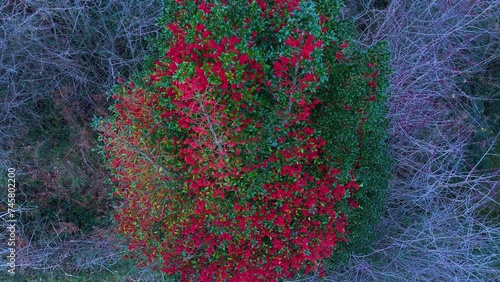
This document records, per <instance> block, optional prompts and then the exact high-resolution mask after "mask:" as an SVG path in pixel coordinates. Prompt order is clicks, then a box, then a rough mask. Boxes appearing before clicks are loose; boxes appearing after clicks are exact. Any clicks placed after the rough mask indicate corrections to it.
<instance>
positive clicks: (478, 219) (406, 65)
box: [330, 0, 500, 281]
mask: <svg viewBox="0 0 500 282" xmlns="http://www.w3.org/2000/svg"><path fill="white" fill-rule="evenodd" d="M374 2H375V1H371V0H365V1H349V2H348V5H347V7H348V9H346V10H345V11H344V12H345V16H346V17H351V16H354V17H355V18H356V19H357V22H358V23H360V26H361V28H362V33H363V36H362V38H364V39H365V41H363V42H364V43H365V44H367V45H371V44H373V43H374V42H377V41H379V40H387V41H388V42H389V45H390V50H391V53H392V68H393V75H392V78H391V89H390V92H391V95H392V97H391V100H390V103H389V107H390V119H391V121H392V125H391V129H390V130H391V131H390V134H391V137H390V140H389V142H390V147H391V152H392V154H393V156H394V159H395V167H394V170H393V175H394V176H393V179H392V180H391V185H390V191H389V194H388V199H387V203H386V205H387V211H386V214H385V216H384V218H383V219H382V223H381V225H380V228H379V234H380V239H379V241H378V242H377V244H376V247H375V248H374V250H373V252H372V253H370V254H367V255H364V256H360V255H354V256H352V258H351V261H350V262H349V263H348V264H347V266H344V267H340V268H339V269H337V270H336V272H334V273H331V275H330V280H332V281H493V280H494V278H495V277H498V276H499V275H500V268H499V267H500V256H499V254H500V246H499V243H498V242H500V223H499V219H498V216H496V217H495V214H494V212H493V211H495V210H497V211H498V209H499V208H500V205H499V203H498V196H497V194H496V193H498V172H499V170H498V168H497V169H495V168H492V169H489V170H487V171H484V170H483V171H481V170H478V169H477V168H478V165H477V164H478V163H477V162H476V163H471V162H470V160H471V158H470V156H469V154H470V152H469V151H468V146H469V145H470V144H471V142H472V137H473V135H474V133H475V132H476V131H477V129H478V127H479V126H480V124H481V120H479V119H478V118H477V117H473V116H471V115H470V112H469V111H467V107H473V106H474V104H475V102H476V101H477V100H478V99H487V98H488V97H478V96H475V95H473V94H472V93H467V92H466V91H465V90H464V89H463V88H462V87H461V86H462V85H464V83H466V80H467V79H469V78H470V77H471V76H472V75H475V74H481V73H483V72H484V71H485V70H486V67H487V66H488V65H489V64H491V63H493V62H495V61H496V62H498V60H499V57H498V56H499V54H498V52H497V51H496V50H498V47H499V46H498V45H499V41H498V36H499V29H498V23H499V21H498V19H499V18H500V11H499V8H500V4H499V2H498V1H485V0H457V1H444V0H434V1H406V0H394V1H391V3H390V4H388V6H387V7H386V8H384V9H380V8H378V9H375V8H374ZM491 87H495V88H496V89H497V90H498V84H495V83H494V81H492V84H491ZM498 138H499V135H498V133H497V135H496V136H494V137H492V138H490V139H488V140H486V141H485V142H486V143H487V144H486V145H487V147H486V148H489V149H488V150H486V151H485V153H484V156H483V157H485V156H487V155H488V154H493V150H492V148H493V145H494V144H495V143H496V142H497V141H498ZM481 159H482V158H481Z"/></svg>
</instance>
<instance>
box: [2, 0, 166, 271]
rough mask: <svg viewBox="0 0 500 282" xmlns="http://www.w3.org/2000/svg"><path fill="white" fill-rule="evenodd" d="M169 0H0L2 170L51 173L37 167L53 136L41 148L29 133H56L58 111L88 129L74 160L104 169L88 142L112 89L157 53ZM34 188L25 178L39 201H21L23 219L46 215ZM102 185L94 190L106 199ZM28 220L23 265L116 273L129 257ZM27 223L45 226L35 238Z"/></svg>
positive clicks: (60, 225)
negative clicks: (150, 48) (152, 40)
mask: <svg viewBox="0 0 500 282" xmlns="http://www.w3.org/2000/svg"><path fill="white" fill-rule="evenodd" d="M161 2H162V1H161V0H127V1H119V0H69V1H67V0H54V1H44V0H23V1H17V0H7V1H0V168H2V171H3V169H6V168H8V167H15V168H16V170H17V175H18V180H19V177H23V176H27V174H28V173H31V172H33V171H35V172H36V171H45V170H46V171H50V169H51V168H46V167H37V166H40V164H39V162H40V160H41V159H44V156H36V155H34V154H33V152H35V153H36V147H37V146H39V145H40V144H44V143H45V142H46V140H44V139H40V140H36V143H34V144H29V143H27V142H26V141H25V136H26V134H27V133H28V132H29V131H31V130H33V129H34V128H42V127H45V128H47V125H44V124H43V117H44V116H47V115H48V114H54V115H57V118H58V119H61V120H64V121H65V122H66V123H67V124H68V125H69V126H70V127H72V128H73V129H74V130H75V131H76V132H78V134H77V136H76V137H75V136H72V138H71V142H78V144H76V147H75V148H74V149H73V148H72V149H71V150H70V151H69V152H68V154H77V155H78V154H81V156H80V157H81V159H82V160H83V162H85V165H82V166H83V168H84V169H86V168H88V169H89V171H94V170H96V167H95V164H94V165H93V164H92V163H90V162H91V161H90V160H87V158H88V155H89V152H90V150H91V149H92V148H91V147H92V146H93V144H94V143H92V144H90V143H89V142H88V141H89V140H91V139H92V136H85V135H91V133H89V124H88V123H89V121H90V118H91V117H92V115H93V114H96V115H102V114H103V112H104V110H105V109H106V108H107V101H106V96H105V93H106V91H109V90H110V89H111V86H112V85H113V83H114V81H115V80H116V78H117V77H118V76H123V77H125V78H127V77H129V76H131V75H133V74H134V73H137V72H138V71H140V70H141V63H142V62H143V58H144V56H145V55H146V54H147V46H146V44H145V42H146V39H147V37H149V36H152V37H154V36H155V34H156V32H157V30H158V26H157V25H156V20H157V17H158V16H159V15H160V13H161V11H162V4H161ZM47 105H53V107H55V108H56V111H55V112H54V113H47ZM45 130H46V129H45ZM49 130H50V128H49ZM69 134H70V133H69V132H68V135H69ZM40 138H46V136H44V137H40ZM80 139H81V140H80ZM91 145H92V146H91ZM22 154H24V155H27V156H28V157H23V158H22V160H23V161H21V158H20V157H19V156H20V155H22ZM37 158H38V159H37ZM75 167H76V166H75ZM2 173H3V172H2ZM81 173H87V172H81ZM30 175H31V174H30ZM31 176H33V175H31ZM66 177H68V176H66ZM93 177H96V178H99V177H101V179H100V180H99V181H96V182H95V183H97V184H102V182H103V181H104V179H105V177H103V176H102V175H101V174H99V173H94V175H93ZM2 183H4V182H3V181H2ZM92 184H94V182H92ZM28 185H29V183H27V181H24V182H21V181H19V182H18V189H19V190H18V198H22V197H21V196H22V195H21V193H22V191H21V189H23V190H25V191H24V192H25V193H26V194H28V195H27V198H29V199H28V200H26V201H21V202H18V206H19V207H20V210H19V212H18V214H20V215H23V214H25V213H30V212H32V211H33V209H36V206H34V204H33V202H32V200H33V197H35V193H34V191H33V187H29V186H28ZM102 188H103V187H92V189H94V190H95V191H101V192H100V193H101V194H104V195H105V194H106V192H105V191H104V192H103V191H102ZM2 195H3V194H2ZM2 199H3V200H2V202H1V203H0V206H2V209H1V210H2V211H3V210H4V209H3V206H4V205H5V204H6V199H7V197H2ZM18 200H22V199H18ZM33 206H34V207H33ZM28 207H30V208H28ZM0 216H1V219H2V221H1V222H0V226H1V227H0V228H1V230H6V229H5V228H4V227H5V226H6V224H7V223H6V221H5V219H6V213H3V214H1V215H0ZM27 220H28V219H27V218H26V217H22V218H21V219H20V222H19V224H20V226H19V227H20V231H19V232H20V233H19V234H18V238H19V240H22V241H23V240H24V241H23V242H24V243H22V242H20V244H21V245H22V247H21V248H20V249H19V250H18V253H17V257H18V263H19V267H21V268H22V269H27V270H29V269H32V270H33V269H39V270H41V269H49V268H60V269H66V270H67V269H68V268H70V266H71V265H72V266H71V267H74V268H77V270H80V269H92V268H94V267H99V266H105V267H109V266H111V265H113V263H114V261H115V260H116V259H117V257H119V253H112V252H111V248H112V244H111V243H109V244H107V245H105V246H101V247H97V246H100V245H99V244H103V243H104V241H102V240H103V238H94V237H89V236H90V235H89V234H79V233H78V230H77V229H75V226H72V225H71V224H70V223H66V222H55V223H51V222H50V221H49V220H48V219H42V220H40V222H27ZM52 220H53V219H52ZM26 226H35V228H34V229H32V230H35V231H33V232H31V231H30V232H31V233H30V234H25V231H24V230H25V229H26V228H25V227H26ZM36 226H37V227H36ZM61 230H63V231H61ZM69 231H72V233H68V232H69ZM54 232H55V233H54ZM63 235H64V236H63ZM0 237H1V236H0ZM0 239H1V238H0ZM4 243H6V241H5V240H1V243H0V252H2V251H3V250H5V248H6V245H4ZM4 263H5V261H4V257H1V258H0V265H4Z"/></svg>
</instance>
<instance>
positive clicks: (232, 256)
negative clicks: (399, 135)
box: [96, 0, 389, 281]
mask: <svg viewBox="0 0 500 282" xmlns="http://www.w3.org/2000/svg"><path fill="white" fill-rule="evenodd" d="M341 7H342V5H341V3H340V2H339V1H337V0H316V1H312V0H309V1H299V0H274V1H270V0H231V1H220V0H208V1H200V0H198V1H182V0H176V1H166V2H165V12H164V16H163V18H162V20H161V21H160V22H161V24H162V26H164V29H163V30H162V31H161V33H160V35H159V37H158V38H157V39H155V40H153V45H154V48H153V50H154V53H155V54H157V56H156V58H154V59H150V60H149V62H147V63H146V64H147V66H148V71H146V72H145V73H142V74H140V75H138V76H137V78H136V79H135V80H133V81H130V82H127V83H125V82H123V81H122V80H120V81H119V84H118V85H117V86H116V87H115V89H114V91H113V95H112V98H113V99H114V100H115V101H116V104H115V105H114V107H113V108H112V111H113V113H114V114H113V115H111V117H108V118H106V119H100V120H96V126H97V127H98V128H99V130H100V132H101V137H102V141H103V148H102V149H103V150H102V151H103V153H104V154H105V156H106V160H107V163H108V165H109V167H110V169H111V170H112V172H113V177H112V179H111V180H112V181H113V182H114V183H115V186H116V191H115V192H114V195H115V196H116V197H117V198H118V199H119V200H120V203H121V205H120V207H119V208H118V209H117V211H116V214H115V220H116V223H117V227H116V230H117V231H118V232H119V233H121V234H124V235H125V236H126V238H127V242H128V246H129V251H130V256H131V257H134V258H136V259H137V260H138V261H139V263H140V264H142V265H144V264H154V265H157V266H158V267H159V268H160V269H161V271H163V272H166V273H169V274H174V273H177V274H180V276H181V279H182V280H184V281H190V280H196V281H274V280H273V279H279V278H286V277H288V278H289V277H292V276H293V275H295V274H299V273H302V274H307V273H310V272H311V271H314V272H318V273H319V274H321V272H322V270H323V268H324V266H325V262H326V260H325V259H327V258H330V257H331V256H332V253H333V252H334V250H335V251H336V252H341V251H342V249H345V248H346V247H348V244H347V242H348V240H349V238H361V237H363V236H362V234H361V235H360V233H358V232H366V231H367V230H368V229H366V228H367V226H373V222H370V221H373V219H376V216H374V214H375V215H376V214H377V212H379V210H380V199H381V198H382V195H383V193H382V191H383V187H384V186H385V185H386V183H385V182H384V181H386V180H385V179H386V178H387V177H386V176H387V167H388V166H387V158H386V154H385V151H384V150H385V149H384V148H385V146H384V143H383V141H384V138H385V132H386V127H387V123H386V122H385V119H384V114H385V95H384V89H385V88H386V86H387V75H388V72H389V70H388V60H387V52H386V50H385V47H384V46H383V45H380V46H374V47H373V48H370V49H369V50H361V49H360V47H359V46H358V45H357V44H356V41H354V39H353V38H352V37H353V34H354V33H353V31H352V28H350V25H349V23H347V22H341V21H338V20H336V19H335V16H336V15H337V13H338V11H339V9H340V8H341ZM372 201H373V202H372ZM374 203H377V204H374ZM353 220H354V222H353ZM363 230H364V231H363ZM360 242H361V241H360ZM339 246H341V247H339Z"/></svg>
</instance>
